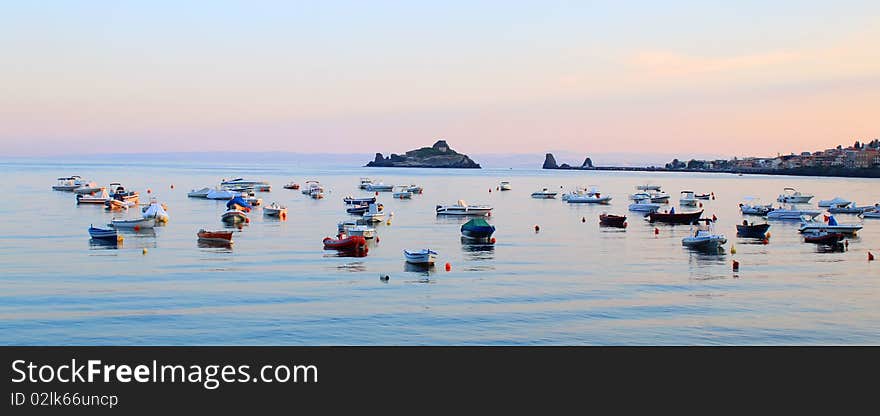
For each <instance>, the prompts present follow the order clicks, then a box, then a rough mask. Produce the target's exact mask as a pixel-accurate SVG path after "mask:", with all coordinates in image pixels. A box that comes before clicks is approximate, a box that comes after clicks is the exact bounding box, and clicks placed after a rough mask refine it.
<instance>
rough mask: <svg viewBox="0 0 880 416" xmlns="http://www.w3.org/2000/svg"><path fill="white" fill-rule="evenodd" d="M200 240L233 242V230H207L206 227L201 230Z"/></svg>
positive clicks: (199, 233)
mask: <svg viewBox="0 0 880 416" xmlns="http://www.w3.org/2000/svg"><path fill="white" fill-rule="evenodd" d="M197 235H198V236H199V240H202V241H213V242H218V243H230V244H231V243H232V231H207V230H205V229H204V228H203V229H201V230H199V232H198V234H197Z"/></svg>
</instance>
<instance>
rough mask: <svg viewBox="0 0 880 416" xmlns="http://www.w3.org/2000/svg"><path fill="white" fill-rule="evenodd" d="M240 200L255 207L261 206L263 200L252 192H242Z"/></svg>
mask: <svg viewBox="0 0 880 416" xmlns="http://www.w3.org/2000/svg"><path fill="white" fill-rule="evenodd" d="M241 198H242V199H244V200H245V201H247V203H248V204H251V205H252V206H255V207H257V206H260V205H263V198H260V197H258V196H256V195H254V193H253V192H242V193H241Z"/></svg>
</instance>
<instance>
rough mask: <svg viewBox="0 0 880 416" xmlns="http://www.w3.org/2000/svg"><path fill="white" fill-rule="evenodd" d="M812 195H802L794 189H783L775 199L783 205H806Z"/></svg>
mask: <svg viewBox="0 0 880 416" xmlns="http://www.w3.org/2000/svg"><path fill="white" fill-rule="evenodd" d="M811 199H813V195H808V194H802V193H801V192H800V191H798V190H796V189H794V188H784V189H783V193H782V194H780V195H779V197H777V198H776V201H777V202H782V203H784V204H808V203H809V202H810V200H811Z"/></svg>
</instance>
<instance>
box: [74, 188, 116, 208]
mask: <svg viewBox="0 0 880 416" xmlns="http://www.w3.org/2000/svg"><path fill="white" fill-rule="evenodd" d="M100 192H101V193H100V194H99V193H93V194H88V195H83V194H77V195H76V203H77V204H99V205H104V204H105V203H107V201H109V200H110V194H109V193H107V189H106V188H101V191H100Z"/></svg>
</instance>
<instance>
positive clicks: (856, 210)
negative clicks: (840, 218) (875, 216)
mask: <svg viewBox="0 0 880 416" xmlns="http://www.w3.org/2000/svg"><path fill="white" fill-rule="evenodd" d="M873 209H874V206H873V205H868V206H864V207H860V206H858V205H856V203H855V202H850V203H848V204H845V205H832V206H831V207H829V208H828V212H830V213H832V214H861V213H863V212H865V211H869V210H873Z"/></svg>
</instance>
